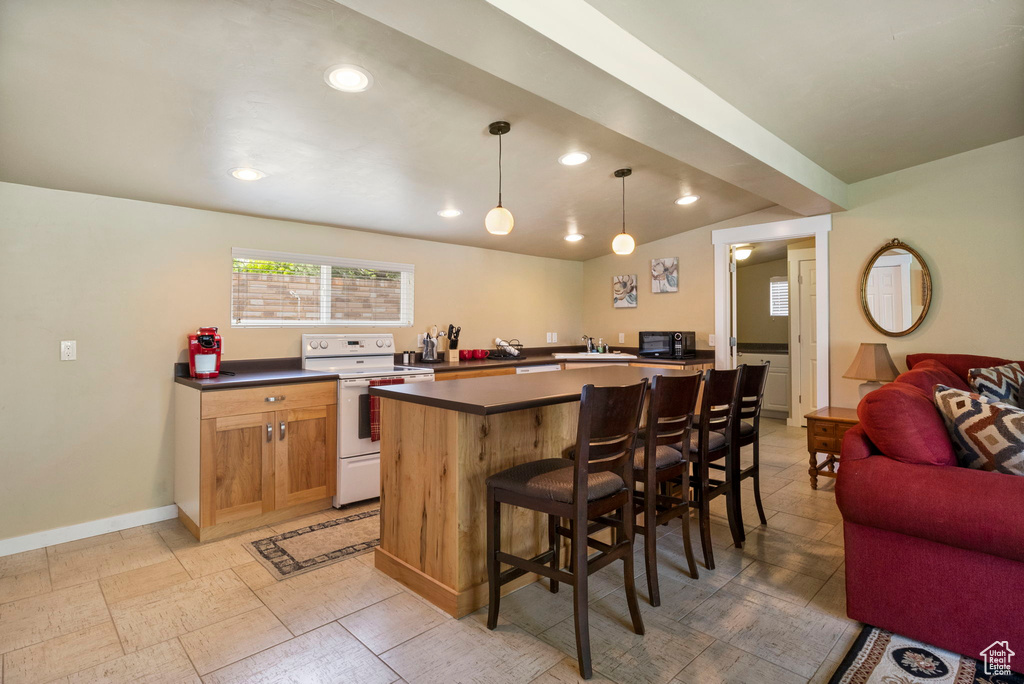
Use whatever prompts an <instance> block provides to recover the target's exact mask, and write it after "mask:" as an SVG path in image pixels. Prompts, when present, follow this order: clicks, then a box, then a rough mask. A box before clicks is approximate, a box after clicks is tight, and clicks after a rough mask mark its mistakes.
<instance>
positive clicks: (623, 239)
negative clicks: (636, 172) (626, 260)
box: [612, 169, 636, 255]
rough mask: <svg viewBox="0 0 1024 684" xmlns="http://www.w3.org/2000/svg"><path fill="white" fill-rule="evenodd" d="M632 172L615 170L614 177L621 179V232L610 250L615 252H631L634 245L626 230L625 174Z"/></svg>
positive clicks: (630, 170) (613, 241) (631, 170)
mask: <svg viewBox="0 0 1024 684" xmlns="http://www.w3.org/2000/svg"><path fill="white" fill-rule="evenodd" d="M631 173H633V169H619V170H618V171H616V172H615V177H616V178H621V179H622V232H621V233H619V234H618V235H616V236H615V239H614V240H612V251H613V252H615V253H616V254H622V255H626V254H632V253H633V248H634V247H636V241H635V240H633V236H632V235H630V234H629V233H627V232H626V176H628V175H629V174H631Z"/></svg>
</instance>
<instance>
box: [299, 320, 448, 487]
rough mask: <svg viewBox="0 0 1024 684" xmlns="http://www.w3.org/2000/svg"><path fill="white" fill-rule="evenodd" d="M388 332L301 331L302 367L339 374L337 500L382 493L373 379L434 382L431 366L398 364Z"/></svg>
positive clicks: (393, 344)
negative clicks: (372, 422)
mask: <svg viewBox="0 0 1024 684" xmlns="http://www.w3.org/2000/svg"><path fill="white" fill-rule="evenodd" d="M394 354H395V341H394V337H393V336H392V335H391V334H390V333H366V334H363V333H357V334H348V335H303V336H302V367H303V368H304V369H306V370H313V371H323V372H327V373H337V374H338V378H339V379H338V433H339V439H338V487H337V493H336V494H335V496H334V505H335V506H344V505H345V504H349V503H352V502H353V501H362V500H364V499H372V498H375V497H378V496H380V442H379V441H378V442H375V441H372V440H371V438H370V395H369V388H370V381H371V380H375V379H379V378H401V379H402V381H403V382H407V383H408V382H433V380H434V371H433V369H430V368H412V367H409V366H396V365H395V357H394Z"/></svg>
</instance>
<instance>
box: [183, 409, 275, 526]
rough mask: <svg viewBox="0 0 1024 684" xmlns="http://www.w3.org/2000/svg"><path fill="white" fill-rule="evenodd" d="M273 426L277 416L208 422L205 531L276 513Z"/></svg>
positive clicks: (202, 471)
mask: <svg viewBox="0 0 1024 684" xmlns="http://www.w3.org/2000/svg"><path fill="white" fill-rule="evenodd" d="M273 423H274V414H273V413H253V414H249V415H242V416H225V417H222V418H207V419H205V420H203V421H202V424H201V426H200V448H199V498H200V510H199V517H200V522H199V525H200V527H209V526H211V525H217V524H219V523H225V522H230V521H232V520H239V519H241V518H248V517H250V516H254V515H260V514H261V513H267V512H269V511H272V510H274V487H273V483H274V458H273V454H274V444H273Z"/></svg>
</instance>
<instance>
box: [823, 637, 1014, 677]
mask: <svg viewBox="0 0 1024 684" xmlns="http://www.w3.org/2000/svg"><path fill="white" fill-rule="evenodd" d="M1000 643H1002V645H1003V646H1004V647H1005V645H1006V644H1005V642H996V643H995V644H993V646H997V645H998V644H1000ZM980 655H981V654H979V656H980ZM1012 665H1013V663H1012V661H1011V666H1012ZM919 682H928V683H930V684H946V683H947V682H948V684H1024V676H1022V675H1020V674H1017V673H1015V672H1009V673H1008V674H988V673H987V672H986V664H985V662H979V661H977V660H975V659H973V658H968V657H966V656H961V655H958V654H956V653H951V652H950V651H944V650H942V649H941V648H935V647H934V646H928V645H926V644H922V643H921V642H920V641H914V640H913V639H907V638H906V637H901V636H900V635H898V634H893V633H892V632H887V631H885V630H884V629H879V628H878V627H872V626H871V625H864V629H863V630H861V633H860V635H859V636H858V637H857V640H856V641H855V642H853V646H852V647H850V651H849V652H848V653H847V654H846V658H844V659H843V662H842V664H840V665H839V669H838V670H836V672H835V674H833V675H832V679H830V680H829V684H918V683H919Z"/></svg>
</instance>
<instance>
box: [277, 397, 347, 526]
mask: <svg viewBox="0 0 1024 684" xmlns="http://www.w3.org/2000/svg"><path fill="white" fill-rule="evenodd" d="M275 419H276V423H275V426H274V431H275V433H276V435H277V438H276V440H275V443H274V462H275V466H276V467H275V469H274V470H275V472H274V475H275V478H276V482H275V501H276V507H277V508H287V507H288V506H295V505H297V504H301V503H306V502H307V501H315V500H317V499H323V498H325V497H328V496H334V493H335V489H336V486H337V479H336V476H335V474H336V472H337V467H338V413H337V406H336V405H334V404H331V405H329V406H316V407H313V408H302V409H292V410H290V411H278V412H277V413H276V414H275Z"/></svg>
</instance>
